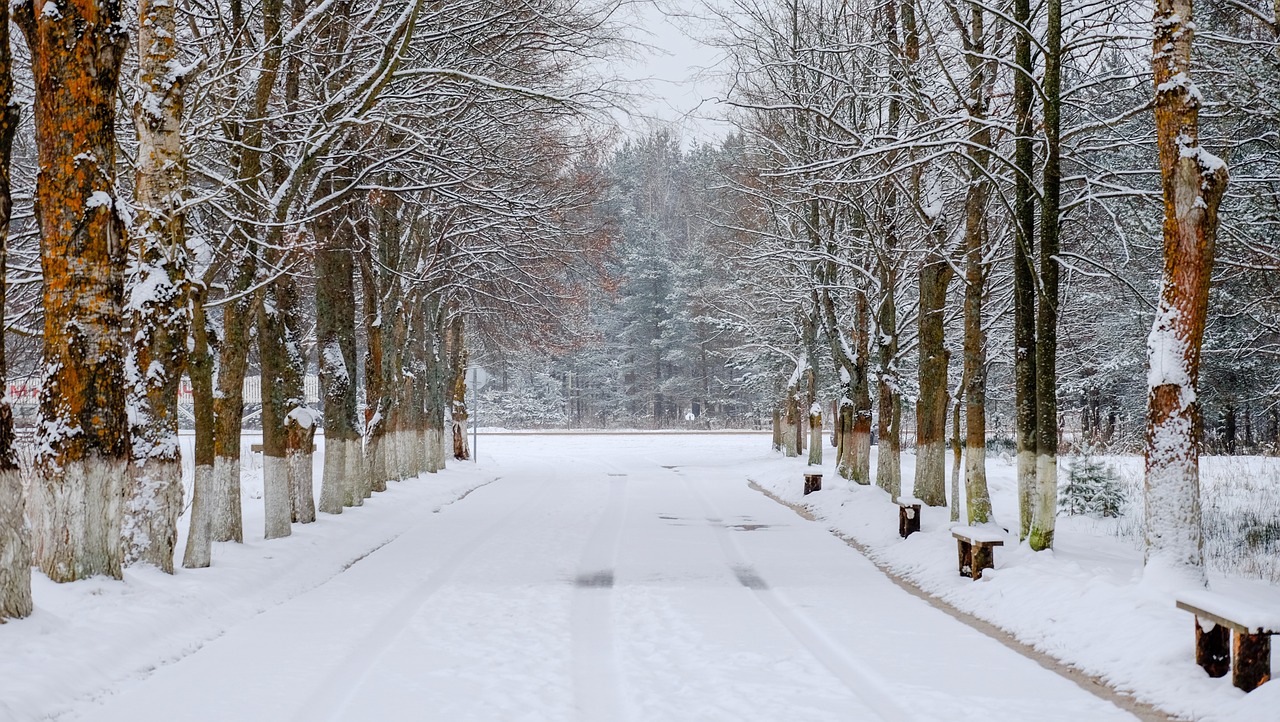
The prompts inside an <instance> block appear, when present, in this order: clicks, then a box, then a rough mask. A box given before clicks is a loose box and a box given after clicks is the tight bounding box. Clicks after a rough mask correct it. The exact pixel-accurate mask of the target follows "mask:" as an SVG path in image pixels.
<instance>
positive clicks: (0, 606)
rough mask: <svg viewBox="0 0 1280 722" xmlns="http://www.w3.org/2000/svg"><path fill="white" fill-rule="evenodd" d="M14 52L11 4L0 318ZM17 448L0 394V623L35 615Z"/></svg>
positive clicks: (2, 374)
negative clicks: (11, 47)
mask: <svg viewBox="0 0 1280 722" xmlns="http://www.w3.org/2000/svg"><path fill="white" fill-rule="evenodd" d="M12 68H13V54H12V51H11V50H10V45H9V6H8V5H5V6H4V7H0V318H3V317H4V309H5V299H6V297H7V296H8V290H9V289H8V282H7V280H6V279H5V271H6V269H8V267H9V264H8V256H9V221H10V219H11V218H12V217H13V191H12V188H11V186H10V174H9V167H10V163H11V161H12V159H13V136H14V134H15V133H16V132H17V130H18V106H17V104H15V103H14V102H13V73H12ZM8 368H9V365H8V359H7V357H6V355H5V348H4V334H3V333H0V379H7V378H8V375H7V371H8ZM15 451H16V450H15V449H14V433H13V407H11V406H10V405H9V400H8V395H7V394H6V395H5V397H3V398H0V622H3V621H4V620H5V619H17V618H21V617H25V616H27V615H29V614H31V611H32V606H31V543H30V542H31V540H30V532H29V530H28V529H27V523H26V518H25V516H26V510H27V504H26V499H25V497H24V495H23V478H22V471H21V469H19V468H18V458H17V454H16V453H15Z"/></svg>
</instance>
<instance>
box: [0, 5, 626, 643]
mask: <svg viewBox="0 0 1280 722" xmlns="http://www.w3.org/2000/svg"><path fill="white" fill-rule="evenodd" d="M8 7H9V6H8V5H6V6H5V10H4V11H0V12H7V9H8ZM132 7H133V6H129V5H126V4H123V3H119V2H116V1H115V0H65V1H62V2H58V1H54V0H50V1H48V2H40V0H26V2H19V3H16V4H14V5H12V9H13V10H12V11H13V20H14V22H15V24H16V25H17V26H18V27H19V28H21V30H22V35H21V37H15V38H12V39H11V38H9V37H8V36H7V34H6V33H5V32H3V31H5V30H6V29H7V28H8V27H9V25H8V18H7V17H0V107H3V108H4V109H5V110H4V112H3V114H0V229H3V230H4V231H5V233H4V234H3V237H4V239H5V241H6V243H7V247H6V246H0V250H3V251H5V253H7V267H6V268H7V274H6V276H7V279H8V282H7V285H5V286H0V290H2V291H3V292H4V295H5V296H7V298H6V297H0V300H3V301H5V302H6V303H7V311H8V313H7V323H8V328H9V330H10V333H9V334H8V336H9V337H10V338H11V339H14V340H13V341H12V342H11V351H12V350H14V349H15V348H16V351H17V353H11V354H10V359H19V360H25V364H26V365H25V367H22V366H17V367H14V368H6V367H5V365H4V360H5V357H4V356H3V355H0V374H3V373H5V372H7V376H8V377H14V376H17V377H19V378H20V377H22V376H23V375H34V376H38V378H39V383H40V398H39V418H38V421H37V427H36V430H35V455H34V460H33V463H32V464H31V470H30V473H29V474H25V473H24V472H23V470H22V469H20V467H19V464H18V459H17V456H16V448H15V438H14V425H13V418H12V411H11V408H10V407H9V405H8V404H7V403H4V404H0V619H3V618H4V617H20V616H24V615H26V614H28V613H30V611H31V597H30V573H31V566H32V561H33V560H34V563H35V564H36V565H37V566H38V567H39V568H40V570H41V571H43V572H44V573H45V574H46V575H48V576H49V578H50V579H52V580H54V581H56V582H69V581H73V580H77V579H82V578H85V577H88V576H93V575H107V576H111V577H116V578H119V577H120V576H121V569H122V566H124V565H128V564H132V563H137V562H146V563H150V564H154V565H155V566H157V567H159V568H161V569H163V570H165V571H170V572H171V571H172V570H173V565H174V559H175V556H176V550H175V549H174V547H175V544H176V540H177V538H178V531H177V522H178V518H179V514H180V512H181V511H182V509H183V504H184V500H183V498H182V497H183V488H182V483H181V474H180V466H179V444H178V414H179V408H178V390H179V384H180V382H181V379H182V377H183V376H184V375H185V376H187V377H188V378H189V379H190V383H191V386H192V389H193V395H194V416H195V419H194V423H195V454H194V457H195V458H194V462H195V487H194V498H193V499H191V506H192V511H191V514H190V520H191V529H190V533H189V535H188V541H187V547H186V549H185V550H184V551H183V553H182V563H183V565H184V566H187V567H201V566H207V565H208V564H209V563H210V545H211V543H212V542H214V541H240V540H241V538H242V536H243V533H244V530H243V524H242V520H241V494H240V489H239V483H240V463H241V454H242V452H243V451H245V450H243V449H242V448H241V431H242V427H243V424H244V414H245V408H244V400H243V394H242V388H243V386H244V380H245V377H246V375H247V374H248V373H249V372H250V371H253V370H258V371H259V373H260V375H261V389H262V396H261V428H262V434H263V444H262V446H263V453H264V469H263V473H264V494H263V497H264V503H265V507H266V530H265V533H266V537H267V538H275V537H281V536H285V535H288V534H289V533H290V526H291V524H292V523H294V522H299V523H307V522H311V521H314V520H315V518H316V509H317V501H316V500H314V499H313V498H312V479H311V469H312V462H311V454H312V448H313V446H312V438H313V434H314V432H315V429H316V427H317V424H318V423H319V422H320V421H321V419H320V415H319V414H318V413H317V411H316V410H315V409H312V408H310V407H308V405H307V402H306V396H305V393H304V379H305V376H306V373H307V370H308V364H309V360H310V359H312V358H315V359H316V360H317V363H318V367H319V376H320V385H321V396H322V400H323V424H324V428H325V432H326V441H327V443H326V444H325V450H324V454H325V458H324V475H323V480H322V484H321V493H320V498H319V500H318V508H319V510H320V511H321V512H326V513H330V514H337V513H341V512H342V511H343V509H344V508H346V507H352V506H359V505H360V504H361V503H362V501H363V499H365V498H367V497H368V496H369V495H370V494H371V493H373V492H376V491H380V490H383V489H385V488H386V482H387V480H389V479H399V478H405V477H408V476H412V475H415V474H417V473H418V472H420V471H423V470H427V471H434V470H437V469H439V468H441V467H443V465H444V463H445V456H446V451H447V450H446V443H447V442H446V439H447V437H448V435H447V434H446V433H445V431H446V430H445V423H446V407H447V406H452V407H453V408H452V410H453V412H454V416H455V417H459V418H460V417H463V416H465V408H463V407H462V406H461V401H462V399H463V395H464V394H465V383H464V381H463V380H462V379H461V378H460V376H461V374H462V371H463V368H464V367H465V364H466V350H465V348H464V343H466V341H467V339H471V338H480V337H485V338H490V339H498V340H501V339H502V337H503V336H504V335H506V336H517V335H523V336H525V337H537V336H540V335H542V336H548V335H553V334H555V333H557V332H558V327H559V326H560V325H562V324H563V322H564V319H563V315H562V314H563V312H564V310H565V309H572V308H573V307H574V304H575V302H576V295H577V291H576V290H575V286H576V283H575V282H573V281H572V279H573V278H575V277H576V276H578V275H580V274H581V273H583V272H584V271H583V267H585V266H590V265H591V264H593V263H595V261H594V260H592V259H593V258H594V257H595V256H596V254H597V248H598V246H600V245H602V244H603V243H604V241H605V240H606V237H605V233H604V231H603V230H602V228H601V226H600V225H599V224H598V223H597V221H596V219H597V215H596V214H595V213H594V212H593V211H592V206H593V205H594V204H595V203H596V202H597V199H598V197H599V188H600V183H599V181H598V179H597V177H596V176H597V175H598V170H597V164H595V163H594V161H593V156H594V154H595V153H596V150H595V149H596V147H597V146H598V144H599V141H598V139H597V138H596V137H595V135H596V133H595V131H593V130H592V128H595V127H598V126H599V123H598V115H599V114H600V113H601V112H603V111H604V110H606V108H607V107H609V106H610V105H611V104H612V100H611V98H612V95H611V94H612V91H611V90H610V88H611V87H612V86H613V83H612V81H611V80H610V78H608V77H606V76H605V75H603V74H602V73H601V72H599V71H598V70H597V69H596V68H598V67H605V65H604V64H603V63H601V62H600V61H601V60H602V59H604V58H607V57H608V56H609V55H610V54H612V53H614V52H616V46H617V39H618V37H619V28H620V22H621V16H620V15H619V8H620V7H621V6H620V4H619V3H615V2H612V0H601V1H600V2H587V3H582V2H565V1H563V0H518V1H517V2H510V1H508V0H503V1H501V2H498V1H496V0H458V1H457V2H448V3H430V2H426V1H425V0H409V1H408V2H403V1H399V0H397V1H396V2H391V1H389V0H292V2H289V3H285V2H280V0H262V1H261V2H257V1H243V0H219V1H218V2H214V3H195V4H191V3H171V2H167V1H166V0H140V2H139V3H138V4H137V6H136V10H137V14H136V15H132V14H131V15H129V16H127V17H126V16H125V15H124V13H125V11H126V8H132ZM23 41H25V42H23ZM32 110H33V111H34V112H31V111H32ZM11 176H12V178H13V187H14V188H16V189H17V190H16V192H14V191H11V190H10V177H11ZM32 190H34V196H33V195H32ZM10 231H11V233H10ZM4 255H5V254H4V253H0V257H3V256H4ZM513 315H518V317H519V324H518V326H517V325H516V324H508V323H505V322H504V320H506V319H510V318H511V317H512V316H513ZM473 318H474V319H477V320H478V321H477V323H475V324H472V326H473V327H471V328H468V326H467V323H466V319H473ZM513 327H514V328H513ZM361 403H363V406H364V407H365V408H366V409H367V412H366V416H365V418H360V417H359V416H358V408H359V407H360V406H359V405H360V404H361ZM453 453H455V454H456V455H458V456H460V457H463V458H465V456H466V454H467V450H466V448H465V437H464V438H463V439H462V440H461V441H460V443H458V444H457V445H455V446H454V448H453ZM24 476H28V477H29V478H25V479H24ZM24 485H25V486H26V488H28V489H29V490H30V494H29V497H28V498H26V499H25V500H24V498H23V497H24V495H23V489H24ZM24 501H25V503H24ZM24 508H25V514H26V518H28V519H29V521H30V534H29V536H28V533H27V528H26V526H25V525H24V521H23V519H24ZM28 541H29V542H30V543H28Z"/></svg>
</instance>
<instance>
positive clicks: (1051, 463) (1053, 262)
mask: <svg viewBox="0 0 1280 722" xmlns="http://www.w3.org/2000/svg"><path fill="white" fill-rule="evenodd" d="M1044 55H1045V69H1044V94H1043V97H1044V139H1045V160H1044V192H1043V193H1042V194H1041V197H1042V199H1043V205H1042V206H1041V208H1040V289H1039V290H1040V293H1039V296H1038V307H1037V309H1036V346H1035V353H1036V492H1035V509H1034V513H1033V515H1032V519H1031V532H1030V534H1029V535H1028V537H1027V538H1028V543H1029V544H1030V545H1031V548H1032V549H1034V550H1036V551H1041V550H1044V549H1049V548H1051V547H1052V546H1053V531H1054V528H1055V526H1056V524H1057V516H1058V397H1057V394H1058V250H1059V249H1058V246H1059V231H1060V227H1061V218H1060V217H1059V216H1060V213H1059V209H1060V196H1061V187H1060V186H1061V177H1062V163H1061V142H1060V135H1059V125H1060V122H1059V119H1060V115H1061V104H1062V0H1048V4H1047V5H1046V28H1045V42H1044Z"/></svg>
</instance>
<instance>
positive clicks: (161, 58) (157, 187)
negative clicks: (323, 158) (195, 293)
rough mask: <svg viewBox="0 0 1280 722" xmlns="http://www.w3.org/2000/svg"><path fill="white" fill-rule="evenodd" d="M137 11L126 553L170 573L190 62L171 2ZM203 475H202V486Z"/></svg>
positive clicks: (178, 505) (182, 345) (184, 331)
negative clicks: (181, 59) (181, 55)
mask: <svg viewBox="0 0 1280 722" xmlns="http://www.w3.org/2000/svg"><path fill="white" fill-rule="evenodd" d="M138 16H139V21H138V28H139V32H138V47H139V56H140V59H139V63H138V85H139V91H140V92H139V98H140V100H139V101H138V102H137V105H136V107H135V108H134V125H135V127H136V129H137V133H138V168H137V177H136V188H135V195H136V198H137V203H138V210H137V214H136V217H135V219H134V220H135V224H136V225H135V230H134V232H133V234H132V235H133V242H134V243H135V244H136V246H137V248H138V250H137V252H136V253H134V254H130V255H131V261H130V267H129V270H128V277H127V292H128V296H129V300H128V306H127V310H128V316H129V318H128V321H129V327H130V328H131V329H132V331H133V343H132V344H131V345H130V354H129V364H128V371H129V374H130V381H131V387H130V390H129V404H130V409H129V412H130V418H131V427H132V428H131V435H132V452H133V479H132V484H131V487H130V490H129V494H128V495H127V501H126V506H125V521H124V539H125V542H124V543H125V562H126V563H132V562H138V561H142V562H147V563H150V564H153V565H155V566H157V567H159V568H160V569H161V570H162V571H165V572H168V573H170V574H172V573H173V554H174V547H175V546H176V545H177V542H178V515H179V514H181V513H182V466H181V463H180V460H179V456H180V449H179V446H178V385H179V383H180V382H181V380H182V374H183V372H184V371H185V368H186V363H187V336H188V328H189V321H190V319H189V316H188V313H189V312H188V301H187V294H188V289H187V276H188V274H189V266H190V260H189V258H188V255H187V246H186V238H185V234H184V233H183V218H182V199H183V193H184V190H185V186H186V178H185V161H184V160H183V157H182V138H181V122H182V104H183V103H182V99H183V92H184V86H185V85H186V73H187V72H189V71H188V69H186V68H183V67H181V66H180V65H179V63H178V57H177V48H176V47H175V42H176V38H177V25H176V22H175V17H174V7H173V4H172V3H171V2H169V1H168V0H142V2H141V3H140V4H139V7H138ZM207 480H208V479H207V476H206V475H202V478H201V482H202V486H203V485H204V484H203V483H204V482H207ZM205 491H206V490H205V489H201V492H202V493H204V492H205ZM202 501H203V500H202ZM201 523H202V524H205V523H207V520H205V519H202V520H201ZM193 561H194V560H193Z"/></svg>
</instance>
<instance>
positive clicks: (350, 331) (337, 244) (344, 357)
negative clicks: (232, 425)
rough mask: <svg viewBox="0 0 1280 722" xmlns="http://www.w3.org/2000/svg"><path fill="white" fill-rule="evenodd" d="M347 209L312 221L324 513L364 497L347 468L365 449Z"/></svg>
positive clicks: (352, 252)
mask: <svg viewBox="0 0 1280 722" xmlns="http://www.w3.org/2000/svg"><path fill="white" fill-rule="evenodd" d="M345 211H346V208H345V207H344V208H339V209H336V210H334V211H333V212H331V213H329V214H328V215H326V216H325V217H323V218H321V219H320V220H318V221H317V223H316V236H317V238H316V241H317V244H318V248H317V249H316V291H315V293H316V346H317V348H318V349H319V353H320V395H321V397H322V398H323V399H324V472H323V477H322V479H321V482H320V511H322V512H325V513H326V514H341V513H342V507H343V506H344V505H347V504H348V503H350V504H351V505H355V504H357V502H361V503H362V502H363V501H364V492H363V490H362V489H361V481H360V477H361V474H359V473H356V474H351V473H350V472H351V470H352V469H351V468H350V467H351V466H352V465H353V460H354V461H355V462H358V461H359V459H360V457H361V456H362V455H363V453H364V450H363V448H362V445H361V443H360V426H359V421H358V420H357V418H356V382H357V378H356V302H355V295H354V294H353V293H352V292H351V291H352V289H353V288H354V287H355V264H354V258H355V253H356V251H355V248H354V245H355V238H354V234H353V233H352V226H351V220H350V218H348V217H347V215H346V212H345ZM358 468H359V467H358V466H357V467H356V469H357V471H358Z"/></svg>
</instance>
